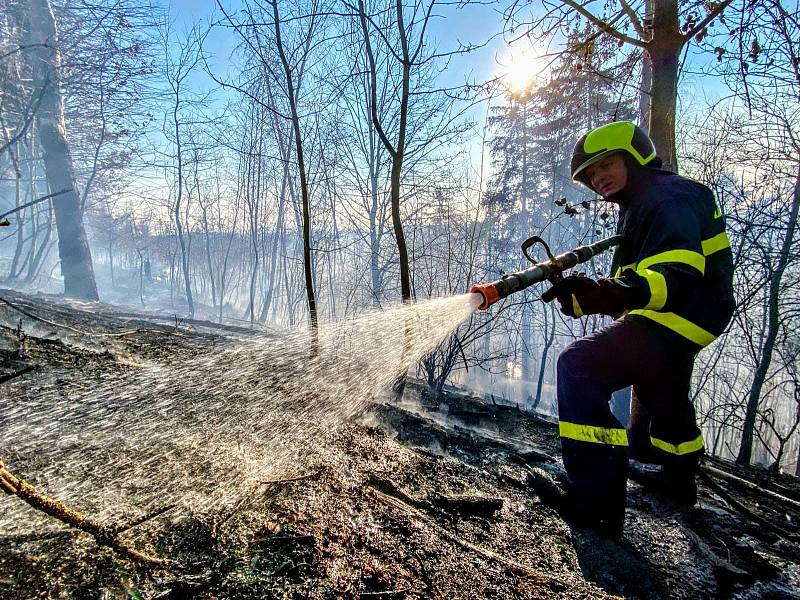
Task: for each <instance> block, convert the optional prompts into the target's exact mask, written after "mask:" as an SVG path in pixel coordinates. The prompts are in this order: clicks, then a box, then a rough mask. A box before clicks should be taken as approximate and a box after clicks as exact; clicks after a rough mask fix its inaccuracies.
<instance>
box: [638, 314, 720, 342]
mask: <svg viewBox="0 0 800 600" xmlns="http://www.w3.org/2000/svg"><path fill="white" fill-rule="evenodd" d="M628 314H630V315H640V316H642V317H647V318H648V319H650V320H652V321H655V322H656V323H659V324H661V325H663V326H664V327H666V328H667V329H671V330H672V331H674V332H675V333H678V334H680V335H682V336H683V337H685V338H686V339H687V340H691V341H693V342H694V343H695V344H697V345H698V346H708V345H709V344H710V343H711V342H713V341H714V340H715V339H717V336H715V335H714V334H713V333H710V332H708V331H706V330H705V329H703V328H702V327H699V326H698V325H695V324H694V323H692V322H691V321H689V320H687V319H684V318H683V317H679V316H678V315H676V314H675V313H671V312H656V311H654V310H640V309H637V310H632V311H630V312H629V313H628Z"/></svg>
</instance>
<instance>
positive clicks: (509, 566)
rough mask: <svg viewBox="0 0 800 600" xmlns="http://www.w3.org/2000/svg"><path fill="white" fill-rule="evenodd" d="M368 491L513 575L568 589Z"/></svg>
mask: <svg viewBox="0 0 800 600" xmlns="http://www.w3.org/2000/svg"><path fill="white" fill-rule="evenodd" d="M368 491H369V493H371V495H372V496H373V497H375V498H376V499H377V500H379V501H381V502H383V503H384V504H387V505H389V506H393V507H395V508H398V509H400V510H402V511H403V512H405V513H406V514H408V515H409V516H411V517H412V518H415V519H417V520H419V521H422V522H423V523H425V524H426V525H427V526H428V527H431V528H432V529H434V530H436V531H437V532H439V533H440V534H442V535H443V536H445V537H446V538H447V539H449V540H450V541H452V542H454V543H455V544H457V545H459V546H461V547H462V548H464V549H465V550H468V551H470V552H474V553H475V554H478V555H479V556H481V557H483V558H485V559H486V560H489V561H491V562H494V563H496V564H499V565H500V566H502V567H503V568H504V569H506V570H507V571H508V572H509V573H513V574H514V575H520V576H522V577H527V578H528V579H531V580H533V581H534V582H535V583H537V584H538V585H550V586H551V587H558V588H560V589H566V588H567V586H566V584H565V583H564V582H563V581H561V580H559V579H557V578H555V577H552V576H549V575H545V574H544V573H542V572H541V571H537V570H535V569H532V568H530V567H527V566H525V565H523V564H521V563H518V562H517V561H515V560H512V559H510V558H507V557H505V556H502V555H500V554H498V553H497V552H494V551H492V550H489V549H488V548H483V547H482V546H478V545H476V544H473V543H472V542H468V541H467V540H464V539H462V538H460V537H458V536H457V535H455V534H453V533H451V532H450V531H448V530H447V529H445V528H444V527H442V526H441V525H439V524H438V523H436V522H435V521H434V520H433V519H432V518H430V517H429V516H427V515H425V514H424V513H422V512H420V511H419V510H417V509H416V508H414V507H413V506H409V505H408V504H406V503H405V502H403V501H402V500H399V499H398V498H394V497H392V496H389V495H388V494H385V493H384V492H381V491H380V490H377V489H374V488H368Z"/></svg>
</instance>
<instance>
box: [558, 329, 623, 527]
mask: <svg viewBox="0 0 800 600" xmlns="http://www.w3.org/2000/svg"><path fill="white" fill-rule="evenodd" d="M596 342H597V340H595V339H590V340H579V341H578V342H576V343H574V344H571V345H570V346H568V347H567V348H566V349H565V350H564V351H563V352H562V353H561V355H560V356H559V359H558V366H557V371H558V385H557V394H558V410H559V435H560V436H561V449H562V457H563V460H564V467H565V468H566V470H567V474H568V475H569V477H570V481H571V483H572V487H573V491H574V492H575V495H576V498H575V500H576V501H578V502H580V504H581V506H582V507H584V508H585V510H586V511H588V512H594V514H593V515H592V516H595V517H596V519H597V520H598V521H604V520H607V519H613V518H618V519H621V518H622V515H623V514H624V510H625V483H626V475H625V469H626V463H627V444H628V439H627V435H626V432H625V429H624V428H623V427H622V425H620V423H619V421H617V420H616V418H615V417H614V416H613V414H612V413H611V409H610V408H609V405H608V403H609V400H610V398H611V393H612V391H614V389H616V387H618V385H619V384H618V383H617V382H616V381H615V380H614V374H613V373H608V372H607V371H606V370H604V369H597V368H596V367H597V365H594V364H592V362H591V361H592V356H593V354H594V352H595V351H596V345H595V344H596ZM606 374H607V375H609V376H610V379H609V378H606V377H605V375H606Z"/></svg>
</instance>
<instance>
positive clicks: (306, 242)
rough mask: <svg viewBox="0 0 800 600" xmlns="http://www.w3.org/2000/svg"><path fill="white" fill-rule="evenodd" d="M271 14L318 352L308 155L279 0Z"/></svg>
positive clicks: (307, 285)
mask: <svg viewBox="0 0 800 600" xmlns="http://www.w3.org/2000/svg"><path fill="white" fill-rule="evenodd" d="M272 16H273V19H274V21H275V43H276V45H277V47H278V54H279V55H280V58H281V64H282V65H283V72H284V74H285V76H286V87H287V90H286V95H287V97H288V100H289V109H290V111H291V116H292V129H293V130H294V144H295V152H296V153H297V170H298V171H299V172H300V196H301V199H302V203H303V270H304V275H305V283H306V299H307V301H308V314H309V318H310V320H311V336H312V350H315V351H316V348H317V343H318V340H317V336H318V327H319V325H318V322H317V300H316V297H315V295H314V275H313V265H312V262H311V202H310V198H309V192H308V181H307V180H306V165H305V156H304V154H303V138H302V133H301V131H300V117H299V116H298V113H297V96H296V95H295V89H294V80H293V78H292V77H293V76H292V68H291V65H289V60H288V59H287V57H286V53H285V52H284V49H283V40H282V38H281V22H280V15H279V14H278V0H272ZM309 36H310V34H309Z"/></svg>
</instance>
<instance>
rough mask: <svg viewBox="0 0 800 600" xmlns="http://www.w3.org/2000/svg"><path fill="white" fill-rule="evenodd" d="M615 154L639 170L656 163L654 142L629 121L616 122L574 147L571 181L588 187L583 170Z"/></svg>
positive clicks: (585, 135) (584, 138)
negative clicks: (640, 167)
mask: <svg viewBox="0 0 800 600" xmlns="http://www.w3.org/2000/svg"><path fill="white" fill-rule="evenodd" d="M617 152H624V153H626V154H628V155H629V156H631V157H633V159H634V160H636V162H637V163H638V164H640V165H642V166H644V165H649V164H652V163H653V162H654V161H655V160H656V159H657V157H656V148H655V146H654V145H653V141H652V140H651V139H650V136H648V135H647V134H646V133H645V132H644V129H642V128H641V127H639V126H638V125H636V124H635V123H632V122H631V121H615V122H614V123H608V124H606V125H603V126H601V127H597V128H596V129H592V130H591V131H590V132H588V133H586V134H584V135H583V136H582V137H581V139H579V140H578V143H577V144H575V149H574V150H573V151H572V162H571V164H570V170H571V172H572V180H573V181H580V182H581V183H583V184H584V185H589V182H588V178H587V177H586V174H585V173H584V171H585V170H586V168H587V167H589V166H591V165H593V164H594V163H596V162H597V161H599V160H601V159H602V158H604V157H606V156H608V155H609V154H615V153H617ZM590 187H591V186H590Z"/></svg>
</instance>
